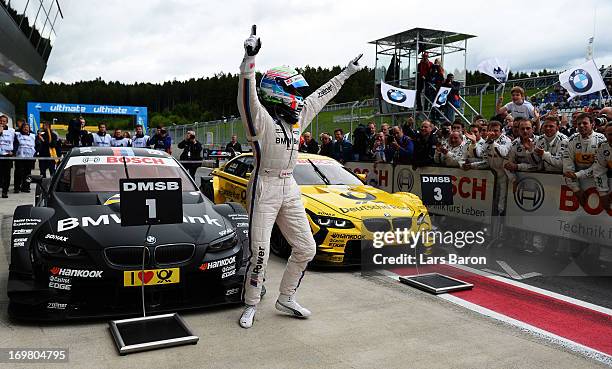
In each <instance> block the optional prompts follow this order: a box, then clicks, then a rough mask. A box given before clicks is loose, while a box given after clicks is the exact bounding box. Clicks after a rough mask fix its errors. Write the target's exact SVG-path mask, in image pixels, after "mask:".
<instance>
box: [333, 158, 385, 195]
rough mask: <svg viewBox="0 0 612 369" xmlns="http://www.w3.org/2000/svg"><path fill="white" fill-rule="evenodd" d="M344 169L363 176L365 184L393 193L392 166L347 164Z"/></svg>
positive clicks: (362, 163) (383, 164) (360, 163)
mask: <svg viewBox="0 0 612 369" xmlns="http://www.w3.org/2000/svg"><path fill="white" fill-rule="evenodd" d="M344 166H345V167H347V168H348V169H350V170H352V171H353V173H357V174H365V175H366V184H368V185H370V186H373V187H376V188H379V189H381V190H384V191H387V192H393V165H392V164H386V163H374V162H347V163H345V164H344Z"/></svg>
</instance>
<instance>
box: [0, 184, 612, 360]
mask: <svg viewBox="0 0 612 369" xmlns="http://www.w3.org/2000/svg"><path fill="white" fill-rule="evenodd" d="M32 199H33V194H19V195H14V194H10V198H9V199H0V217H1V222H0V250H1V255H0V348H1V347H4V348H7V347H12V348H17V347H22V348H41V347H46V348H52V347H55V348H68V349H69V364H68V365H65V364H60V365H62V367H64V366H69V367H83V368H85V367H87V368H91V367H102V368H116V367H127V368H132V367H133V368H142V367H150V368H173V367H185V368H186V367H189V368H190V367H198V368H200V367H209V368H242V367H245V368H246V367H249V368H298V367H299V368H407V367H411V368H600V367H610V366H612V361H611V360H610V356H607V355H605V353H610V352H611V351H612V347H611V342H610V341H611V340H610V337H612V319H611V315H610V314H609V309H606V307H608V308H609V307H610V300H611V297H610V294H611V292H610V291H612V289H611V288H610V279H609V278H606V279H602V278H584V277H581V278H569V277H562V278H561V277H558V278H549V277H536V278H530V279H527V280H523V281H521V282H522V283H526V282H527V283H529V284H531V285H536V286H538V287H540V288H542V289H545V290H554V291H556V292H558V293H562V294H568V295H571V296H573V297H575V298H578V299H581V300H584V301H588V302H590V303H592V304H596V305H599V306H602V307H601V308H594V307H591V308H588V307H583V306H577V305H576V304H573V303H572V302H571V299H567V300H568V301H569V302H568V301H564V300H562V299H559V298H554V297H552V298H551V297H550V296H544V295H543V294H542V293H539V292H537V291H535V292H534V291H527V290H526V289H525V288H522V287H520V286H514V285H511V284H509V283H507V282H505V281H504V279H503V278H501V277H499V278H493V277H483V276H480V275H478V274H474V275H470V274H466V273H464V272H462V274H461V275H462V277H463V278H465V279H467V278H470V281H472V282H474V283H475V284H476V287H475V288H474V290H472V291H466V292H457V293H454V294H448V295H443V296H444V297H439V296H433V295H429V294H427V293H425V292H421V291H419V290H416V289H413V288H411V287H408V286H405V285H402V284H400V283H399V282H397V281H396V280H394V279H393V278H389V276H384V275H383V276H370V277H367V276H362V275H361V274H360V273H359V272H355V271H331V272H330V271H309V272H307V275H306V277H305V278H304V281H303V283H302V285H301V287H300V290H299V300H300V301H302V302H303V303H304V305H305V306H307V307H309V308H310V309H311V310H312V311H313V317H312V318H311V319H308V320H303V321H302V320H296V319H293V318H290V317H286V316H284V315H281V314H279V313H277V312H276V311H275V310H274V301H275V297H276V291H275V290H276V286H278V283H279V281H280V277H281V274H282V271H283V268H284V261H283V260H281V259H279V258H276V257H274V256H273V257H271V258H270V261H269V264H268V265H269V272H268V273H267V277H268V280H267V282H266V285H267V287H268V291H269V294H268V295H267V296H266V297H265V298H264V300H263V301H262V303H261V304H260V308H259V311H258V313H257V315H256V321H255V325H254V327H253V328H252V329H250V330H243V329H241V328H240V327H239V326H238V324H237V319H238V316H239V314H240V312H241V308H240V307H238V306H229V307H222V308H214V309H206V310H201V311H197V312H190V313H185V314H182V315H183V317H184V318H185V320H186V321H187V323H188V324H189V325H190V326H191V328H192V329H193V330H194V331H195V333H196V334H197V335H199V337H200V342H199V343H198V344H197V345H196V346H184V347H177V348H170V349H166V350H158V351H151V352H145V353H137V354H132V355H128V356H125V357H120V356H119V355H118V354H117V351H116V349H115V347H114V343H113V341H112V339H111V336H110V332H109V330H108V326H107V322H106V321H101V320H93V321H85V322H70V323H61V322H60V323H54V324H35V323H28V324H26V323H22V322H17V321H12V320H10V319H9V318H8V316H7V305H8V298H7V296H6V280H7V278H8V260H9V255H10V242H9V241H10V227H11V223H12V211H13V209H14V208H15V206H16V205H18V204H27V203H31V201H32ZM397 272H398V274H410V272H411V271H410V270H398V271H397ZM577 289H578V290H579V291H576V290H577ZM508 296H513V297H514V298H515V300H508V298H509V297H508ZM572 316H573V317H575V318H574V319H573V320H571V321H569V320H566V319H568V317H572ZM576 324H580V326H576ZM551 337H552V338H551ZM555 337H558V338H560V339H555ZM568 341H569V342H570V344H569V345H568V344H567V342H568ZM572 342H577V345H574V346H573V345H572ZM576 347H578V349H576ZM580 347H587V350H586V351H585V350H582V351H581V350H580ZM589 350H597V351H599V352H600V354H595V355H594V354H593V352H594V351H589ZM601 353H603V354H601ZM0 367H2V368H4V367H7V368H9V367H11V368H12V367H16V365H11V364H0ZM17 367H41V368H43V367H44V368H46V367H52V366H51V365H49V364H41V365H33V364H21V365H19V366H17Z"/></svg>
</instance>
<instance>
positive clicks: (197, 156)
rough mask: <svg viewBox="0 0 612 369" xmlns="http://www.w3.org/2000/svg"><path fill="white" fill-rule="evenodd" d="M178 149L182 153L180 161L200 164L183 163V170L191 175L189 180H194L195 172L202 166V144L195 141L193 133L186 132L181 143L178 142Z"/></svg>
mask: <svg viewBox="0 0 612 369" xmlns="http://www.w3.org/2000/svg"><path fill="white" fill-rule="evenodd" d="M178 148H179V149H182V150H183V152H182V153H181V156H180V157H179V159H180V160H181V161H199V162H200V163H183V166H184V167H185V169H187V170H188V171H189V174H191V178H195V173H196V170H198V168H199V167H200V166H201V165H202V163H201V161H202V144H201V143H200V141H198V140H197V138H196V135H195V132H194V131H187V133H186V134H185V138H184V139H183V141H181V142H179V144H178Z"/></svg>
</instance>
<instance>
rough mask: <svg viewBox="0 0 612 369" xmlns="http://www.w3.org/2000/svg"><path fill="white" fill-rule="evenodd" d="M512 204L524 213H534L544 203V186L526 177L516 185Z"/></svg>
mask: <svg viewBox="0 0 612 369" xmlns="http://www.w3.org/2000/svg"><path fill="white" fill-rule="evenodd" d="M514 202H515V203H516V205H517V206H518V207H519V208H521V210H523V211H526V212H532V211H536V210H538V209H539V208H540V206H542V204H543V203H544V186H542V184H541V183H540V181H538V180H537V179H535V178H531V177H526V178H523V179H521V180H520V181H519V182H518V183H517V184H516V192H514Z"/></svg>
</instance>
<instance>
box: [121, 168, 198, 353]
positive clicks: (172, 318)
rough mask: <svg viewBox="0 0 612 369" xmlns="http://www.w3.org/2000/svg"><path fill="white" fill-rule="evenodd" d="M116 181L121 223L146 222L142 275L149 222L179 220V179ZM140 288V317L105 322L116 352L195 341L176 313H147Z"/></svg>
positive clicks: (132, 224)
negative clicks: (118, 189) (118, 191)
mask: <svg viewBox="0 0 612 369" xmlns="http://www.w3.org/2000/svg"><path fill="white" fill-rule="evenodd" d="M126 171H127V168H126ZM119 185H120V201H121V202H120V212H121V225H122V226H124V227H130V226H143V225H146V226H147V232H146V235H145V238H144V240H143V264H142V274H141V275H144V269H145V265H144V260H145V259H144V253H145V249H146V246H144V245H145V244H146V239H147V237H148V236H149V231H150V229H151V226H153V225H159V224H177V223H182V222H183V198H182V187H181V179H180V178H155V179H151V178H146V179H138V178H127V179H121V180H120V181H119ZM141 291H142V293H141V298H142V309H143V311H142V315H143V316H142V317H139V318H131V319H122V320H113V321H111V322H109V325H110V331H111V333H112V335H113V339H114V340H115V344H116V346H117V349H118V350H119V354H120V355H126V354H129V353H133V352H139V351H147V350H153V349H159V348H164V347H172V346H179V345H186V344H196V343H197V342H198V340H199V338H198V337H197V336H196V335H194V334H193V333H192V331H191V329H189V327H188V326H187V324H186V323H185V321H184V320H183V319H182V318H181V317H180V316H179V315H178V314H177V313H172V314H162V315H154V316H147V315H146V310H145V297H144V283H142V282H141Z"/></svg>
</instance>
